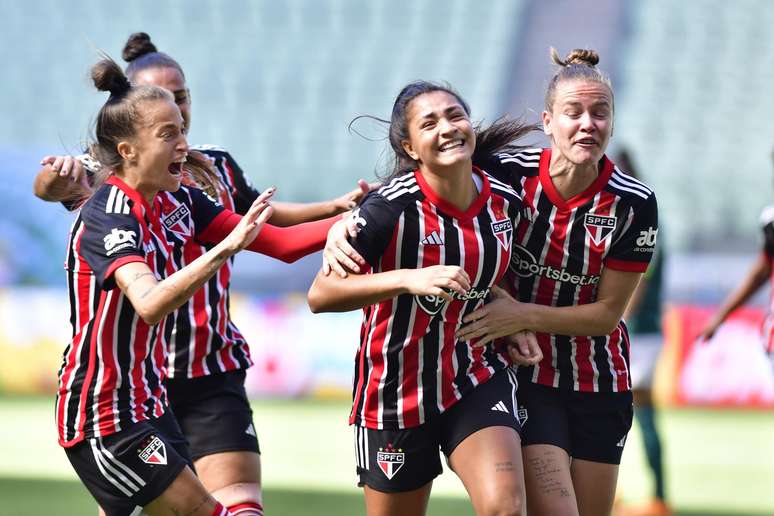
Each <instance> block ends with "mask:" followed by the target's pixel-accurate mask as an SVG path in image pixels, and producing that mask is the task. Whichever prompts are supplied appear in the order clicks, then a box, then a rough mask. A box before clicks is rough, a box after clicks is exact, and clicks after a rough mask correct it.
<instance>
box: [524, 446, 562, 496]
mask: <svg viewBox="0 0 774 516" xmlns="http://www.w3.org/2000/svg"><path fill="white" fill-rule="evenodd" d="M560 461H561V459H560V458H557V457H556V454H555V453H554V452H551V451H547V452H545V453H544V454H543V455H542V456H540V457H532V458H530V459H528V461H527V464H528V466H529V468H530V469H531V470H532V474H533V476H534V477H535V480H536V482H537V487H538V489H539V490H540V492H541V493H543V494H545V495H550V496H559V497H560V498H567V497H569V496H570V491H569V489H568V488H567V487H566V486H565V485H564V483H563V482H562V480H561V478H560V473H561V471H562V470H561V463H560Z"/></svg>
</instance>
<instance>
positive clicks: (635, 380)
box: [615, 147, 672, 516]
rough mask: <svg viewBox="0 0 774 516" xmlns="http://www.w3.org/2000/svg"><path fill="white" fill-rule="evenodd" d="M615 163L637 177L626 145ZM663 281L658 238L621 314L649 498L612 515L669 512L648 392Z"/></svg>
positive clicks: (658, 343)
mask: <svg viewBox="0 0 774 516" xmlns="http://www.w3.org/2000/svg"><path fill="white" fill-rule="evenodd" d="M615 163H616V166H617V167H618V168H619V169H620V170H621V171H623V172H625V173H626V174H628V175H630V176H631V177H633V178H635V179H641V177H640V174H639V173H638V172H637V169H636V168H635V166H634V161H633V160H632V157H631V153H630V151H629V149H627V148H625V147H620V148H619V150H618V153H617V154H616V157H615ZM661 231H663V230H661ZM663 285H664V239H663V238H662V239H661V240H660V242H659V245H658V246H657V247H656V251H655V253H654V255H653V259H652V260H651V262H650V265H648V270H647V271H646V272H645V274H644V275H643V277H642V279H641V280H640V284H639V285H637V289H636V290H635V291H634V294H633V295H632V298H631V300H630V301H629V306H628V307H627V308H626V312H625V313H624V317H623V318H624V321H626V326H627V327H628V328H629V334H630V336H631V346H630V349H631V364H630V371H631V380H632V394H633V396H634V415H635V419H636V420H637V423H638V424H639V426H640V431H641V433H642V440H643V444H644V445H645V456H646V457H647V460H648V465H649V466H650V469H651V471H652V473H653V483H654V486H653V487H654V491H653V499H652V500H649V501H648V502H646V503H644V504H642V505H631V506H625V505H624V506H621V507H618V505H619V504H618V503H617V504H616V505H617V507H616V511H615V514H616V516H669V515H671V514H672V511H671V509H670V508H669V506H668V505H667V502H666V494H665V490H664V465H663V460H662V447H661V437H660V433H659V431H658V427H657V426H656V407H655V406H654V405H653V393H652V387H653V374H654V372H655V370H656V364H657V362H658V357H659V354H660V352H661V349H662V347H663V343H664V337H663V334H662V331H661V319H662V313H663V310H662V297H663V296H662V294H663Z"/></svg>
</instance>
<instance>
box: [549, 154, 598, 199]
mask: <svg viewBox="0 0 774 516" xmlns="http://www.w3.org/2000/svg"><path fill="white" fill-rule="evenodd" d="M548 175H549V176H550V177H551V182H552V183H553V184H554V187H555V188H556V191H557V192H559V195H561V196H562V198H563V199H565V200H567V199H570V198H571V197H574V196H576V195H578V194H579V193H581V192H583V191H584V190H585V189H586V188H588V187H589V186H591V183H593V182H594V181H595V180H596V179H597V177H599V160H593V161H589V162H588V163H573V162H571V161H570V160H569V159H567V158H566V157H565V156H564V155H563V154H562V153H561V152H559V149H552V150H551V163H550V164H549V165H548Z"/></svg>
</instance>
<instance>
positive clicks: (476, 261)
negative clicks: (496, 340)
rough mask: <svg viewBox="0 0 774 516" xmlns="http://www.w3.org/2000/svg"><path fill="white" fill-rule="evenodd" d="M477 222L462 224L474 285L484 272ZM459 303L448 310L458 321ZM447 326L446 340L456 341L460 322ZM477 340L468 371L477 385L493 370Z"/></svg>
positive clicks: (469, 268) (467, 269)
mask: <svg viewBox="0 0 774 516" xmlns="http://www.w3.org/2000/svg"><path fill="white" fill-rule="evenodd" d="M487 200H488V199H487ZM476 223H477V220H476V219H463V220H462V221H461V224H460V227H461V228H462V235H463V242H464V249H465V267H464V268H465V272H467V273H468V276H470V279H471V281H472V284H473V285H476V284H478V282H479V280H480V279H481V275H482V273H483V271H482V270H481V269H482V263H483V254H484V252H483V249H481V247H482V243H481V241H480V240H479V238H478V236H477V235H479V231H478V230H477V228H476V225H477V224H476ZM495 277H496V276H495ZM458 304H459V309H457V310H453V306H454V305H450V306H449V310H447V314H449V312H452V317H453V319H452V320H456V321H459V320H460V319H462V317H461V316H460V314H461V312H462V310H463V308H464V307H465V303H458ZM446 326H447V327H448V330H447V331H449V332H450V333H451V336H450V340H447V341H446V342H456V339H455V338H454V333H456V331H457V329H459V324H458V325H457V326H452V325H450V324H447V325H446ZM476 342H478V339H474V340H472V341H471V342H470V348H469V353H470V355H471V369H470V370H469V371H468V375H471V374H472V375H473V377H474V378H475V379H476V382H475V383H476V385H478V384H481V383H483V382H484V381H486V380H487V379H488V378H489V377H490V376H491V372H490V371H489V370H488V369H487V368H486V365H485V364H484V361H483V355H484V351H486V350H485V349H484V348H483V347H479V348H476V347H472V345H473V344H475V343H476Z"/></svg>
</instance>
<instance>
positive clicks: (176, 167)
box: [167, 156, 185, 179]
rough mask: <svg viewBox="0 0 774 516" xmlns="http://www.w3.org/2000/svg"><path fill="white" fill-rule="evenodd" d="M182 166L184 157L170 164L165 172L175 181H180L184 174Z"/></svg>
mask: <svg viewBox="0 0 774 516" xmlns="http://www.w3.org/2000/svg"><path fill="white" fill-rule="evenodd" d="M184 164H185V156H183V158H182V159H180V160H178V161H173V162H172V163H170V164H169V167H167V170H168V171H169V173H170V174H172V175H173V176H174V177H175V178H176V179H180V178H182V177H183V174H184V173H185V171H184V169H183V165H184Z"/></svg>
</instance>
